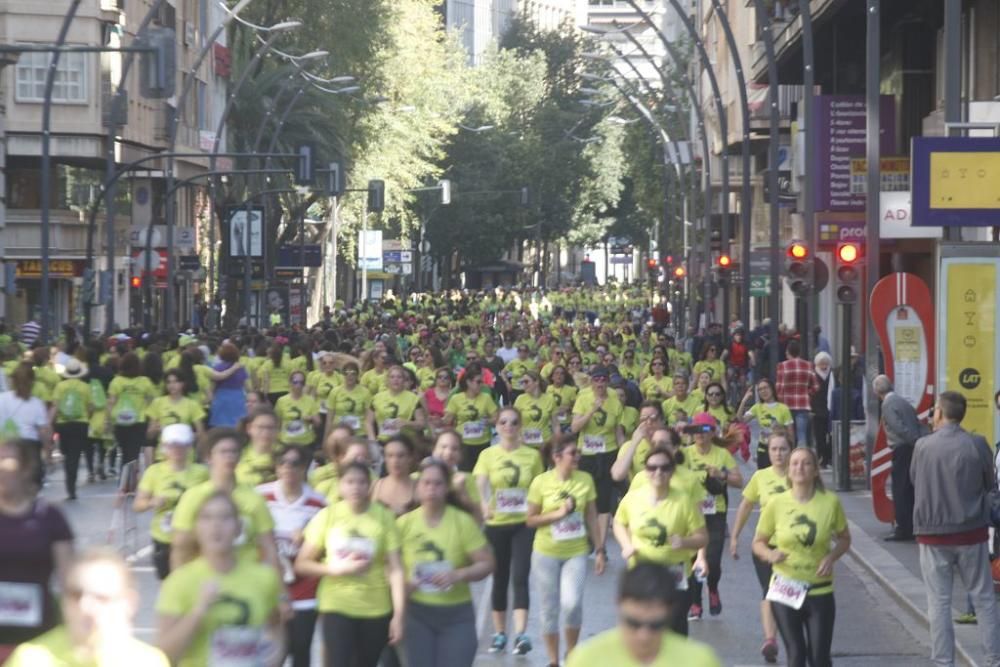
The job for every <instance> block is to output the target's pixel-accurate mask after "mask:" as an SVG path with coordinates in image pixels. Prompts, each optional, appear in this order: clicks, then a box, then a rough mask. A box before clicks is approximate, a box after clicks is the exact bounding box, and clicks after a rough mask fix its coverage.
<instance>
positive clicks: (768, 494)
mask: <svg viewBox="0 0 1000 667" xmlns="http://www.w3.org/2000/svg"><path fill="white" fill-rule="evenodd" d="M790 488H792V483H791V482H790V481H789V479H788V477H779V476H778V474H777V473H776V472H775V470H774V468H771V467H768V468H764V469H763V470H758V471H757V472H755V473H754V474H753V475H752V476H751V477H750V481H749V482H747V485H746V486H744V487H743V497H744V498H746V499H747V500H749V501H750V502H751V503H753V504H755V505H758V504H759V505H760V506H761V508H762V509H763V508H764V507H767V503H768V501H770V500H771V498H773V497H774V496H776V495H778V494H779V493H784V492H785V491H787V490H789V489H790Z"/></svg>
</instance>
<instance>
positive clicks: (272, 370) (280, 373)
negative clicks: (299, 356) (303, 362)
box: [257, 359, 295, 394]
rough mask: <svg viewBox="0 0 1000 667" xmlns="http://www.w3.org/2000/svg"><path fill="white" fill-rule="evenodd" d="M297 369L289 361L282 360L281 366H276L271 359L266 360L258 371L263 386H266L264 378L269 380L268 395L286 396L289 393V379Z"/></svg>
mask: <svg viewBox="0 0 1000 667" xmlns="http://www.w3.org/2000/svg"><path fill="white" fill-rule="evenodd" d="M294 370H295V368H294V367H293V366H292V364H291V362H290V361H288V360H287V359H282V360H281V365H280V366H275V365H274V362H273V361H271V360H270V359H265V360H264V361H263V363H261V365H260V369H259V370H258V371H257V374H258V377H259V378H260V383H261V386H262V387H263V386H264V378H267V393H269V394H286V393H288V387H289V379H290V378H291V377H292V372H293V371H294Z"/></svg>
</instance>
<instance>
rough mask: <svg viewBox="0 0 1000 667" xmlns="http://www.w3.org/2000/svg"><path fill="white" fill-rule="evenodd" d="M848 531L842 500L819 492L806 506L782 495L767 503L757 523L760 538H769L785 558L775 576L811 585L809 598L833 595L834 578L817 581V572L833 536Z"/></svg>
mask: <svg viewBox="0 0 1000 667" xmlns="http://www.w3.org/2000/svg"><path fill="white" fill-rule="evenodd" d="M846 529H847V517H845V516H844V508H843V507H842V506H841V504H840V498H838V497H837V494H835V493H833V492H832V491H819V490H817V491H816V493H815V494H814V495H813V497H812V498H811V499H810V500H809V502H807V503H800V502H799V501H798V500H796V499H795V498H794V497H793V496H792V494H791V492H790V491H786V492H784V493H779V494H778V495H776V496H774V497H773V498H771V500H770V501H768V503H767V506H766V507H764V509H763V511H761V513H760V521H759V522H758V523H757V535H758V536H769V537H770V540H769V543H770V544H773V545H774V547H775V548H776V549H778V550H779V551H781V552H782V553H784V554H785V555H786V558H785V560H783V561H781V562H780V563H776V564H775V565H774V572H775V573H776V574H780V575H781V576H783V577H787V578H789V579H794V580H796V581H802V582H805V583H807V584H810V589H809V595H823V594H825V593H832V592H833V576H832V575H831V576H829V577H818V576H816V569H817V568H818V567H819V564H820V561H822V560H823V558H825V557H826V555H827V554H829V553H830V541H831V540H832V539H833V537H834V535H836V534H839V533H842V532H843V531H844V530H846Z"/></svg>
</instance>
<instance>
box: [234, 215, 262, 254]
mask: <svg viewBox="0 0 1000 667" xmlns="http://www.w3.org/2000/svg"><path fill="white" fill-rule="evenodd" d="M226 213H227V215H226V219H227V220H228V221H229V256H230V257H243V256H245V255H247V254H249V255H250V256H251V257H263V256H264V209H263V207H254V208H251V209H250V223H249V224H247V210H246V208H245V207H243V206H231V207H229V209H228V210H227V211H226ZM248 247H249V249H250V252H249V253H247V248H248Z"/></svg>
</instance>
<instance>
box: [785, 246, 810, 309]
mask: <svg viewBox="0 0 1000 667" xmlns="http://www.w3.org/2000/svg"><path fill="white" fill-rule="evenodd" d="M785 276H786V278H787V280H788V288H789V289H790V290H792V293H793V294H795V295H796V296H808V295H809V294H811V293H812V291H813V257H812V253H811V252H809V247H808V246H807V245H806V244H805V243H802V242H801V241H792V242H791V243H789V244H788V246H787V247H786V248H785Z"/></svg>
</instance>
